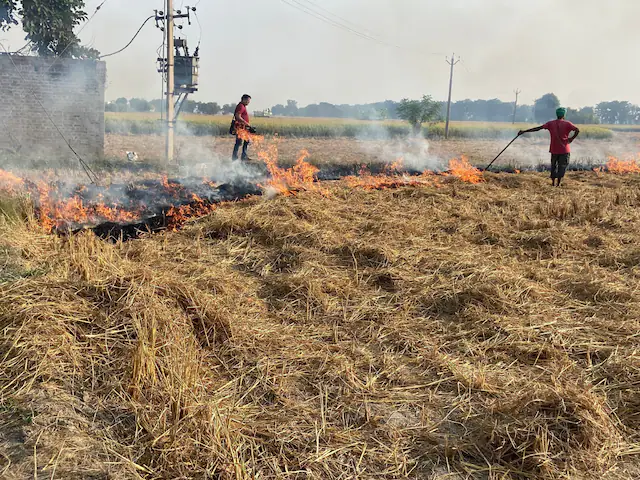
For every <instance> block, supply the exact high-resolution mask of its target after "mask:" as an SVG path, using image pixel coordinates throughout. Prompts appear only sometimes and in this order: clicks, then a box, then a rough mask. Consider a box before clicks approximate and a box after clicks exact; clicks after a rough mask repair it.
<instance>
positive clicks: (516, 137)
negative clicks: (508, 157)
mask: <svg viewBox="0 0 640 480" xmlns="http://www.w3.org/2000/svg"><path fill="white" fill-rule="evenodd" d="M518 137H519V135H516V136H515V138H514V139H513V140H511V141H510V142H509V145H507V146H506V147H504V148H503V149H502V151H501V152H500V153H499V154H498V156H497V157H496V158H494V159H493V160H491V163H490V164H489V165H487V168H485V171H486V170H489V167H491V165H493V162H495V161H496V160H497V159H498V158H499V157H500V155H502V154H503V153H504V151H505V150H506V149H507V148H509V147H510V146H511V144H512V143H513V142H515V141H516V140H517V139H518Z"/></svg>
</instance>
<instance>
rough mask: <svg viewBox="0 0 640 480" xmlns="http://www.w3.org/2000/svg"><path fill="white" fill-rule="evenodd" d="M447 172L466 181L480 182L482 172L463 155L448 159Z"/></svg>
mask: <svg viewBox="0 0 640 480" xmlns="http://www.w3.org/2000/svg"><path fill="white" fill-rule="evenodd" d="M449 174H450V175H452V176H454V177H456V178H459V179H460V180H462V181H463V182H466V183H480V182H482V180H483V179H482V172H481V171H480V170H478V169H477V168H476V167H474V166H473V165H471V164H470V163H469V160H468V159H467V157H465V156H464V155H462V156H460V158H459V159H458V158H452V159H451V160H449Z"/></svg>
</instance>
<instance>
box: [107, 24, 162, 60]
mask: <svg viewBox="0 0 640 480" xmlns="http://www.w3.org/2000/svg"><path fill="white" fill-rule="evenodd" d="M152 18H156V16H155V15H151V16H149V17H147V19H146V20H145V21H144V22H142V25H140V28H138V31H137V32H136V34H135V35H134V36H133V38H132V39H131V40H129V43H127V44H126V45H125V46H124V47H122V48H121V49H120V50H118V51H117V52H112V53H107V54H106V55H100V56H99V57H98V58H99V59H103V58H107V57H111V56H113V55H117V54H118V53H120V52H123V51H125V50H126V49H127V48H129V46H130V45H131V44H132V43H133V41H134V40H135V39H136V38H137V37H138V35H139V34H140V32H141V31H142V29H143V28H144V26H145V25H146V24H147V22H148V21H149V20H151V19H152Z"/></svg>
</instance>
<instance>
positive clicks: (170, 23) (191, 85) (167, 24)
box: [155, 0, 199, 166]
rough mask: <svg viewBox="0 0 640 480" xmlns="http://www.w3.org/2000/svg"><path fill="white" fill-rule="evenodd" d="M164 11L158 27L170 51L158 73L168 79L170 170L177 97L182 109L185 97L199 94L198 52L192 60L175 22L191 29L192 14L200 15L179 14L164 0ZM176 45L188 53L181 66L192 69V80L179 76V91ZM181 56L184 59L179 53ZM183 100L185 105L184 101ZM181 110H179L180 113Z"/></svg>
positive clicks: (170, 0)
mask: <svg viewBox="0 0 640 480" xmlns="http://www.w3.org/2000/svg"><path fill="white" fill-rule="evenodd" d="M164 6H165V10H164V11H161V10H160V11H158V10H156V11H155V12H156V27H158V28H159V29H160V30H161V31H162V32H163V36H164V43H166V45H167V50H166V52H165V53H166V55H167V56H166V58H158V62H160V67H159V68H158V72H160V73H162V74H163V75H165V76H166V78H165V79H164V80H163V89H164V88H166V90H163V91H164V93H165V95H166V98H165V102H164V105H165V108H164V109H163V110H164V111H165V113H166V119H165V120H164V121H165V122H166V129H167V140H166V152H165V154H166V166H169V165H172V164H174V161H175V158H174V157H175V134H176V120H177V114H176V97H177V98H178V103H179V106H181V105H182V102H183V101H184V99H185V98H186V96H184V97H183V96H182V95H183V94H185V93H186V92H189V93H193V92H195V91H196V90H197V88H195V85H196V84H197V60H198V59H197V58H195V57H197V56H198V54H197V51H198V50H199V49H196V53H195V54H194V56H189V53H188V51H187V48H186V40H181V39H178V41H177V43H176V39H175V38H174V36H173V34H174V31H175V21H176V19H183V18H187V19H188V20H189V25H191V17H190V12H191V11H193V12H195V11H196V8H195V7H191V8H190V7H186V13H182V11H181V10H178V11H177V12H174V11H173V0H164ZM177 28H178V29H180V30H181V29H182V25H178V27H177ZM176 45H178V46H182V48H183V49H184V50H185V52H184V54H182V56H179V57H178V58H179V60H181V62H182V63H181V64H180V65H181V66H182V67H184V64H185V61H186V63H187V67H189V68H191V73H192V74H194V73H195V75H192V76H191V78H189V79H185V78H184V68H182V70H181V71H180V72H178V73H179V74H180V75H178V76H179V77H180V78H181V79H182V81H183V83H185V85H182V84H180V85H178V88H176ZM178 55H181V54H179V53H178ZM180 100H182V101H180ZM179 111H180V108H178V109H177V112H178V113H179Z"/></svg>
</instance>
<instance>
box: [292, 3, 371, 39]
mask: <svg viewBox="0 0 640 480" xmlns="http://www.w3.org/2000/svg"><path fill="white" fill-rule="evenodd" d="M302 1H303V2H305V3H308V4H310V5H313V6H314V7H315V8H317V9H318V10H322V11H323V12H325V13H327V14H329V15H331V16H332V17H335V18H337V19H338V20H341V21H342V22H344V23H345V24H347V25H350V26H351V27H353V28H354V29H358V30H364V31H365V32H366V30H367V29H366V28H364V27H363V26H362V25H358V24H356V23H353V22H352V21H350V20H347V19H346V18H344V17H341V16H340V15H337V14H335V13H333V12H332V11H330V10H327V9H326V8H324V7H323V6H322V5H318V4H317V3H315V2H312V1H311V0H302ZM370 33H371V34H373V33H375V32H370Z"/></svg>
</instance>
